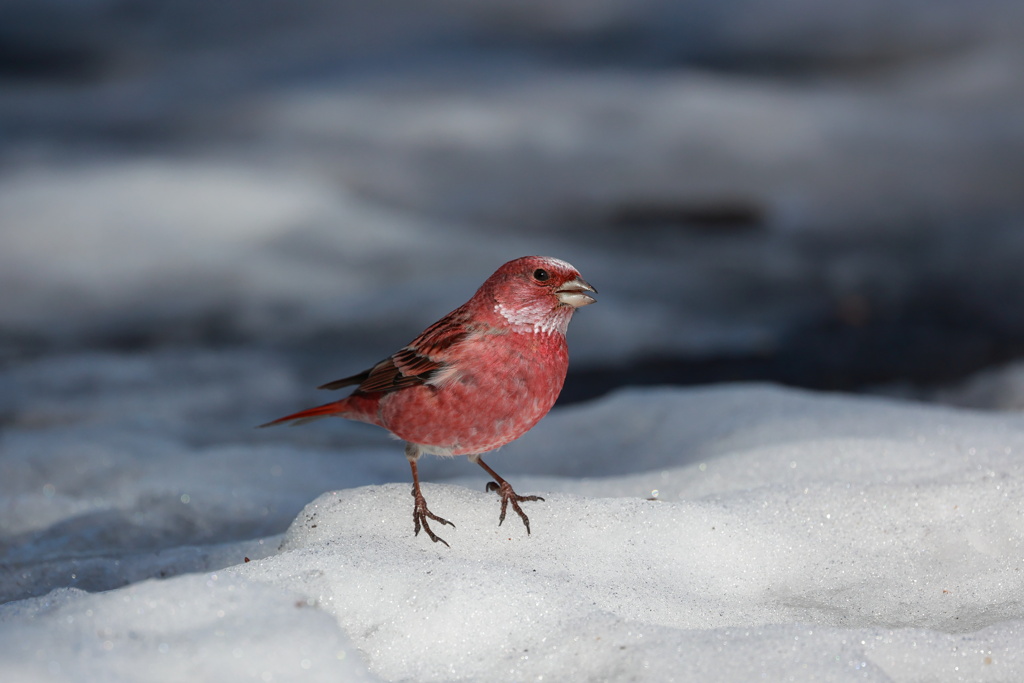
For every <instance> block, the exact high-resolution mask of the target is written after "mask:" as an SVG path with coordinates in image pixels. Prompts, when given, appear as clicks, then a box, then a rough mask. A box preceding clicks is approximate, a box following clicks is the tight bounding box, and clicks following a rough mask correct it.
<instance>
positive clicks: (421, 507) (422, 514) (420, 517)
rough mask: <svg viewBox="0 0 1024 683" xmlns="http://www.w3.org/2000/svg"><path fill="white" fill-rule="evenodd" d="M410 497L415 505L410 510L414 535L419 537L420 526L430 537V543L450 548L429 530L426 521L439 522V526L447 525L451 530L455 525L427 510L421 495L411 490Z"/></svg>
mask: <svg viewBox="0 0 1024 683" xmlns="http://www.w3.org/2000/svg"><path fill="white" fill-rule="evenodd" d="M412 496H413V498H415V499H416V505H415V507H413V509H412V521H413V524H414V525H415V532H414V535H416V536H419V535H420V527H421V526H422V527H423V530H424V531H426V532H427V536H429V537H430V540H431V541H433V542H434V543H438V542H440V543H444V544H445V545H446V546H448V547H449V548H450V547H451V546H450V545H448V541H446V540H444V539H443V538H441V537H440V536H438V535H437V534H435V533H434V532H433V531H432V530H431V529H430V525H429V524H427V519H432V520H434V521H435V522H440V523H441V524H447V525H448V526H450V527H451V528H453V529H454V528H455V525H454V524H452V523H451V522H449V521H448V520H447V519H444V518H443V517H438V516H437V515H435V514H434V513H433V512H431V511H430V510H428V509H427V501H426V499H424V498H423V494H422V493H420V492H419V491H417V490H415V489H413V492H412Z"/></svg>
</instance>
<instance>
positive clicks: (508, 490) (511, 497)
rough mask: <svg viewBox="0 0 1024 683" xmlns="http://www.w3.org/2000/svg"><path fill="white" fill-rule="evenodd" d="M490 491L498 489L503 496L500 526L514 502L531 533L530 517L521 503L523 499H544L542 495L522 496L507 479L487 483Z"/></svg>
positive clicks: (514, 506) (499, 516)
mask: <svg viewBox="0 0 1024 683" xmlns="http://www.w3.org/2000/svg"><path fill="white" fill-rule="evenodd" d="M487 490H488V491H497V492H498V495H499V496H501V514H500V515H498V526H501V524H502V522H504V521H505V513H506V512H507V511H508V506H509V503H511V504H512V509H513V510H515V511H516V514H518V515H519V517H520V519H522V520H523V524H524V525H525V526H526V533H527V534H529V533H530V518H529V517H527V516H526V513H525V512H523V508H521V507H519V503H521V502H523V501H534V500H544V499H543V498H541V497H540V496H520V495H519V494H518V493H516V492H515V491H513V490H512V485H511V484H509V483H508V482H507V481H502V482H501V483H500V484H498V483H497V482H493V481H492V482H488V483H487Z"/></svg>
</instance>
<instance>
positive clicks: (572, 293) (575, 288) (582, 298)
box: [555, 277, 597, 308]
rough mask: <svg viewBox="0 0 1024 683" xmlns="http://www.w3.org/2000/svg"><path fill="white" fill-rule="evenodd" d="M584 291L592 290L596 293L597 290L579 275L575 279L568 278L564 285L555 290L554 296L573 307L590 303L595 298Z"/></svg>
mask: <svg viewBox="0 0 1024 683" xmlns="http://www.w3.org/2000/svg"><path fill="white" fill-rule="evenodd" d="M586 292H593V293H594V294H597V290H596V289H594V288H593V287H591V286H590V283H588V282H587V281H586V280H584V279H583V278H581V277H578V278H576V279H575V280H569V281H568V282H566V283H565V284H564V285H562V286H561V287H559V288H558V289H556V290H555V296H557V297H558V300H559V301H561V302H562V303H563V304H565V305H567V306H572V307H573V308H579V307H580V306H586V305H587V304H592V303H594V302H595V301H597V299H595V298H594V297H592V296H590V295H589V294H586Z"/></svg>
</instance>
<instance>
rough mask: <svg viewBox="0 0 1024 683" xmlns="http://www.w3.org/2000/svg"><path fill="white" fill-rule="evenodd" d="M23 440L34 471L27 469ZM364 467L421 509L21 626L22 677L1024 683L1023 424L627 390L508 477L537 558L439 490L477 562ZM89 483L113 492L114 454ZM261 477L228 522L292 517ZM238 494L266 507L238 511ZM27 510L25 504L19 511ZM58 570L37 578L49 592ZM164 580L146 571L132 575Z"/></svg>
mask: <svg viewBox="0 0 1024 683" xmlns="http://www.w3.org/2000/svg"><path fill="white" fill-rule="evenodd" d="M289 431H290V430H289ZM5 441H6V446H7V454H8V455H7V457H8V458H10V457H14V458H15V459H16V458H17V457H18V456H19V452H20V450H21V449H22V448H28V446H27V445H25V444H24V443H23V442H19V441H18V440H17V439H12V438H10V437H8V438H6V439H5ZM64 447H65V446H61V445H60V444H55V448H54V450H60V449H61V448H64ZM137 447H138V448H139V449H140V451H141V450H147V448H146V447H145V446H144V445H142V444H137ZM66 448H70V446H66ZM358 450H359V449H356V451H357V452H354V453H353V454H352V455H353V456H354V457H355V462H356V463H360V462H364V463H365V462H367V461H369V460H370V459H375V460H378V461H380V462H381V463H382V464H381V466H382V467H392V466H393V469H392V470H391V472H390V473H389V475H393V476H390V477H389V478H390V479H391V480H393V481H398V482H401V483H394V484H384V485H372V486H360V487H356V488H344V489H342V490H335V491H330V492H327V493H324V494H323V495H321V496H320V497H318V498H316V500H314V501H313V502H311V503H310V504H309V505H307V506H306V507H305V509H304V510H302V511H301V512H300V513H299V514H298V515H297V517H295V520H294V522H292V524H291V527H290V528H289V529H288V531H287V532H286V533H285V534H284V536H283V537H268V538H267V539H266V541H265V542H264V543H263V544H262V545H260V543H259V542H258V541H254V542H250V543H247V544H238V545H231V544H229V545H222V546H218V547H216V548H215V549H213V550H211V551H208V552H209V556H208V557H207V558H206V559H205V560H196V561H195V566H199V567H201V566H202V562H204V561H205V562H207V563H208V564H207V565H206V566H221V565H223V568H218V569H217V570H216V571H207V572H205V573H198V574H186V575H181V576H175V577H173V578H168V579H164V580H148V581H140V582H137V583H133V584H131V585H129V586H126V587H124V588H118V589H114V590H109V591H106V592H99V593H86V592H83V591H81V590H78V589H73V588H70V589H69V588H63V589H57V590H54V591H53V592H51V593H49V594H47V595H45V596H42V597H35V598H25V599H20V600H19V599H15V600H13V601H12V602H9V603H7V604H6V605H3V606H0V673H2V678H3V679H4V680H18V681H22V680H28V681H37V680H38V681H62V680H137V681H174V680H186V679H189V678H197V677H198V678H200V679H204V680H210V679H211V677H213V678H215V679H217V680H253V679H255V680H275V681H276V680H416V681H449V680H488V681H521V680H595V681H596V680H611V681H627V680H628V681H635V680H640V681H674V680H679V681H686V680H707V679H714V680H726V681H748V680H754V679H761V678H763V679H767V680H815V681H839V680H844V681H845V680H868V681H890V680H899V681H935V680H968V681H1009V680H1018V679H1021V678H1022V677H1024V654H1022V650H1021V648H1020V647H1019V644H1020V642H1021V632H1022V627H1024V621H1022V618H1024V614H1022V609H1024V608H1022V607H1021V604H1022V602H1024V582H1022V581H1021V578H1020V577H1021V567H1022V566H1024V547H1022V545H1024V544H1022V532H1024V513H1022V508H1021V502H1020V501H1021V500H1022V494H1024V473H1022V468H1021V466H1020V464H1019V457H1020V453H1024V420H1022V419H1021V417H1020V416H1018V415H1012V414H1001V415H994V414H993V415H986V414H981V413H974V412H967V411H960V410H952V409H947V408H925V407H917V406H913V405H911V404H900V403H895V402H889V401H885V400H881V399H854V398H846V397H840V396H830V395H820V394H811V393H806V392H798V391H790V390H782V389H777V388H769V387H764V386H755V385H740V386H733V387H729V388H715V389H698V390H673V389H651V390H645V391H640V390H636V391H622V392H619V393H617V394H613V395H611V396H609V397H606V398H604V399H602V400H599V401H596V402H593V403H591V404H587V405H582V406H578V407H573V408H568V409H562V410H559V411H556V412H555V413H553V414H552V415H550V416H549V417H548V418H547V419H546V420H544V421H543V422H542V423H541V424H540V425H539V426H538V427H537V428H536V429H535V430H534V431H533V432H531V433H530V434H528V435H527V436H526V437H524V438H523V439H521V440H520V441H519V442H516V443H514V444H512V445H510V446H509V447H507V448H506V449H504V450H503V451H502V452H501V453H500V454H499V455H497V456H494V457H493V458H492V460H493V463H494V464H495V466H496V467H498V468H499V471H502V472H503V473H505V474H506V475H509V476H511V477H512V479H513V481H514V483H515V485H516V488H517V489H518V490H519V491H521V492H529V493H540V494H541V495H543V496H544V497H545V498H546V501H545V502H543V503H539V502H538V503H533V504H530V507H529V514H530V516H531V520H532V522H533V533H532V535H530V536H527V535H526V533H525V530H524V529H523V528H522V525H521V524H519V523H518V519H516V518H515V517H510V518H509V519H506V521H505V524H504V525H502V526H498V524H497V515H498V500H497V497H496V496H495V495H494V494H492V493H486V492H484V491H483V487H482V481H481V480H480V479H479V478H474V479H472V480H468V479H467V480H460V481H458V482H457V483H447V484H437V483H434V484H428V485H426V487H425V493H426V495H427V497H428V500H429V501H430V504H431V508H432V509H433V510H436V511H438V513H439V514H441V515H443V516H444V517H446V518H448V519H450V520H452V521H453V522H454V523H455V524H456V528H455V529H448V531H447V534H446V539H447V540H448V541H449V542H450V543H451V548H445V547H443V546H441V545H440V544H433V543H431V542H430V541H429V540H428V539H427V538H425V537H422V536H421V537H418V538H417V537H414V536H413V535H412V520H411V509H412V501H411V499H410V497H409V485H408V483H407V482H406V481H404V479H403V477H402V475H401V473H402V471H403V470H404V468H405V463H404V458H402V456H401V453H400V449H398V448H397V445H394V446H393V447H392V448H391V449H389V451H393V452H386V451H384V450H381V449H378V448H376V447H374V448H372V449H363V451H362V452H358ZM188 456H189V453H188V446H185V445H183V444H181V443H179V444H177V445H176V446H173V447H171V446H168V447H166V448H164V449H163V451H162V452H152V451H151V452H150V453H149V457H152V458H154V461H153V462H151V466H154V465H156V466H159V465H161V464H166V465H170V464H171V463H173V462H182V458H183V457H185V461H184V462H186V464H185V465H184V467H185V468H189V467H196V468H200V467H201V465H195V464H188ZM82 457H83V458H92V459H95V462H86V463H84V465H85V466H86V467H87V468H88V467H97V468H98V467H100V466H101V461H102V460H103V459H104V458H108V457H110V455H109V454H108V453H104V452H103V451H102V450H101V449H93V450H92V451H91V452H90V451H85V452H83V453H82ZM206 457H207V458H208V459H209V460H210V461H212V462H211V464H213V463H215V462H216V461H218V460H220V459H221V458H222V457H227V459H228V460H229V461H231V458H230V456H224V455H223V454H218V453H207V454H206ZM42 459H43V461H45V460H46V458H45V457H43V458H42ZM347 459H348V458H347V457H345V456H338V457H337V458H336V460H347ZM231 462H234V461H231ZM435 462H437V461H435ZM255 463H256V466H254V467H247V466H246V465H245V464H244V463H243V462H234V464H235V467H233V468H232V469H231V471H230V474H229V475H227V474H225V475H224V477H223V478H224V482H222V483H220V484H219V483H218V481H217V480H218V479H219V478H220V477H221V475H219V474H218V473H217V472H216V469H215V470H214V471H213V474H212V475H211V476H212V480H211V481H208V482H207V485H208V487H209V491H208V492H207V493H206V494H201V495H209V496H217V495H220V497H222V498H224V500H222V501H221V502H220V505H221V506H222V509H223V511H222V512H219V513H218V514H225V515H228V516H230V515H231V514H232V512H233V509H234V512H235V514H236V515H237V516H245V515H246V514H249V511H250V510H251V508H252V506H253V505H255V504H258V503H259V502H260V500H261V498H262V499H270V498H272V497H274V496H279V494H277V493H275V492H274V491H272V484H273V482H272V481H271V482H269V483H268V486H267V487H265V488H261V485H260V481H261V480H262V477H263V475H262V474H261V473H259V472H257V471H256V470H258V469H260V467H261V465H259V463H260V461H259V460H256V461H255ZM457 465H462V466H463V467H464V469H462V468H459V469H457V470H456V471H458V472H460V473H462V474H474V475H475V473H474V472H472V468H470V467H469V466H468V465H466V464H465V463H464V462H461V461H457V462H453V463H451V467H456V466H457ZM499 465H504V467H500V466H499ZM271 467H273V465H271ZM286 467H287V469H289V470H294V471H295V472H302V474H301V475H291V474H285V475H284V477H283V479H284V480H285V481H286V482H288V481H289V479H290V478H294V480H293V481H290V482H289V483H287V484H286V487H288V488H291V489H293V490H294V489H300V488H302V487H303V486H304V485H303V484H302V482H301V480H303V479H307V478H308V479H309V480H311V481H312V482H314V483H315V482H316V481H320V482H328V481H331V480H332V479H338V478H339V474H338V469H337V467H336V466H335V465H334V464H332V461H331V459H325V458H324V457H323V454H322V452H320V451H319V450H318V449H313V448H309V447H302V446H295V447H292V448H290V449H289V450H288V453H287V466H286ZM356 469H358V467H357V468H356ZM429 471H430V467H429V466H428V468H427V472H429ZM527 471H528V472H531V473H533V474H532V476H525V475H523V474H516V473H517V472H519V473H521V472H527ZM50 474H51V475H52V476H51V479H52V481H53V482H55V483H53V484H51V486H52V487H53V489H54V490H55V491H59V490H60V489H62V488H64V485H65V482H64V481H61V480H60V479H59V476H60V475H59V474H58V473H57V472H56V471H54V472H51V473H50ZM342 476H343V475H342ZM357 476H358V475H357ZM386 476H387V475H386ZM228 482H230V485H229V484H228ZM134 486H140V487H142V486H144V484H143V483H142V482H141V481H140V482H136V483H132V482H126V483H124V484H123V488H126V489H131V488H132V487H134ZM219 486H221V487H222V488H221V490H220V493H219V494H218V487H219ZM231 486H240V487H243V488H245V489H246V490H248V491H249V493H248V494H247V495H246V496H245V498H235V499H232V498H231V495H230V491H231ZM174 490H175V491H177V489H174ZM43 495H45V493H44V494H43ZM122 495H126V496H127V493H126V492H125V491H122ZM27 497H28V494H21V495H19V494H17V493H15V492H14V491H13V490H12V489H11V488H10V485H9V484H8V485H6V486H5V493H4V507H5V509H12V508H17V507H19V506H21V505H26V504H27V501H26V500H25V498H27ZM59 497H60V496H59V495H58V494H51V497H50V498H48V499H47V500H48V501H50V503H52V504H54V505H55V504H56V503H55V501H56V500H57V499H58V498H59ZM87 497H88V494H87V493H84V492H83V493H82V494H80V496H78V497H77V498H76V497H75V496H71V497H70V498H69V499H68V500H65V501H64V502H63V504H62V509H63V510H65V512H63V513H61V512H56V513H54V515H53V516H54V518H55V520H56V518H61V517H63V518H64V519H65V520H73V519H74V518H75V515H76V514H77V513H76V512H75V509H76V508H84V507H88V506H90V505H96V504H97V503H96V502H94V501H89V500H87ZM196 497H197V498H199V497H201V496H200V495H197V496H196ZM158 499H159V496H158V495H156V494H152V495H150V496H138V497H137V499H135V500H132V501H128V502H126V503H124V505H125V506H126V508H125V510H124V511H123V512H124V514H125V516H126V517H129V518H131V517H132V516H138V515H141V514H143V512H144V510H145V508H146V507H147V506H149V505H152V504H154V500H158ZM232 500H233V501H234V502H232ZM36 504H37V505H38V506H39V509H40V510H44V509H45V507H46V506H45V505H44V504H42V503H41V502H39V501H37V503H36ZM111 504H112V503H109V502H108V505H111ZM235 508H237V509H235ZM55 520H54V522H51V524H53V523H56V522H55ZM144 523H145V522H144V521H143V522H140V524H144ZM179 523H180V524H182V525H189V526H190V528H191V527H192V526H194V521H189V520H188V518H186V517H184V516H182V517H180V518H179ZM119 529H120V530H121V531H119ZM108 531H109V533H111V534H115V535H116V534H118V533H121V532H122V531H123V532H124V533H129V532H128V531H127V530H123V528H122V527H116V528H111V529H109V530H108ZM174 531H175V530H170V531H168V533H169V534H171V535H173V533H174ZM177 531H179V532H181V533H182V536H187V535H188V533H191V532H188V531H186V530H183V529H179V530H177ZM11 552H13V551H11ZM178 552H179V553H184V552H186V551H184V550H182V551H178ZM157 555H159V553H157ZM246 556H248V557H249V558H250V559H251V561H249V562H246V561H245V557H246ZM42 559H43V558H40V561H39V562H38V563H35V562H34V558H33V557H32V556H31V554H29V555H28V556H26V557H23V558H22V560H21V565H20V566H21V568H22V570H23V571H24V572H25V573H26V574H29V575H30V574H33V573H34V572H36V571H38V566H40V565H42V564H44V562H42ZM49 559H50V561H51V562H52V558H49ZM153 561H154V560H153V557H152V556H151V555H146V554H137V555H134V556H125V557H121V558H118V559H117V560H115V564H119V565H120V566H119V567H118V568H117V569H111V570H110V571H112V572H121V573H124V574H125V575H130V574H131V573H132V572H133V571H134V568H133V567H132V565H133V564H136V563H139V564H146V563H149V564H152V563H153ZM168 563H169V564H173V561H172V560H171V559H168ZM26 586H27V587H26V590H30V586H31V582H30V581H29V582H28V584H26Z"/></svg>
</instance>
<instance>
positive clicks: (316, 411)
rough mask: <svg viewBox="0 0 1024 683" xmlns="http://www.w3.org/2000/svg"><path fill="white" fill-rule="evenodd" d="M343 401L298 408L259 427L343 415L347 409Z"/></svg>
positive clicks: (299, 423) (303, 422)
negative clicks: (298, 409)
mask: <svg viewBox="0 0 1024 683" xmlns="http://www.w3.org/2000/svg"><path fill="white" fill-rule="evenodd" d="M344 403H345V401H334V402H333V403H326V404H324V405H322V406H317V407H316V408H307V409H306V410H300V411H299V412H297V413H292V414H291V415H285V416H284V417H279V418H277V419H276V420H271V421H270V422H267V423H265V424H261V425H260V427H273V426H274V425H279V424H284V423H286V422H291V423H292V424H297V425H301V424H305V423H307V422H312V421H313V420H319V419H320V418H321V417H330V416H331V415H344V414H345V413H346V412H347V411H346V410H345V406H344Z"/></svg>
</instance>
